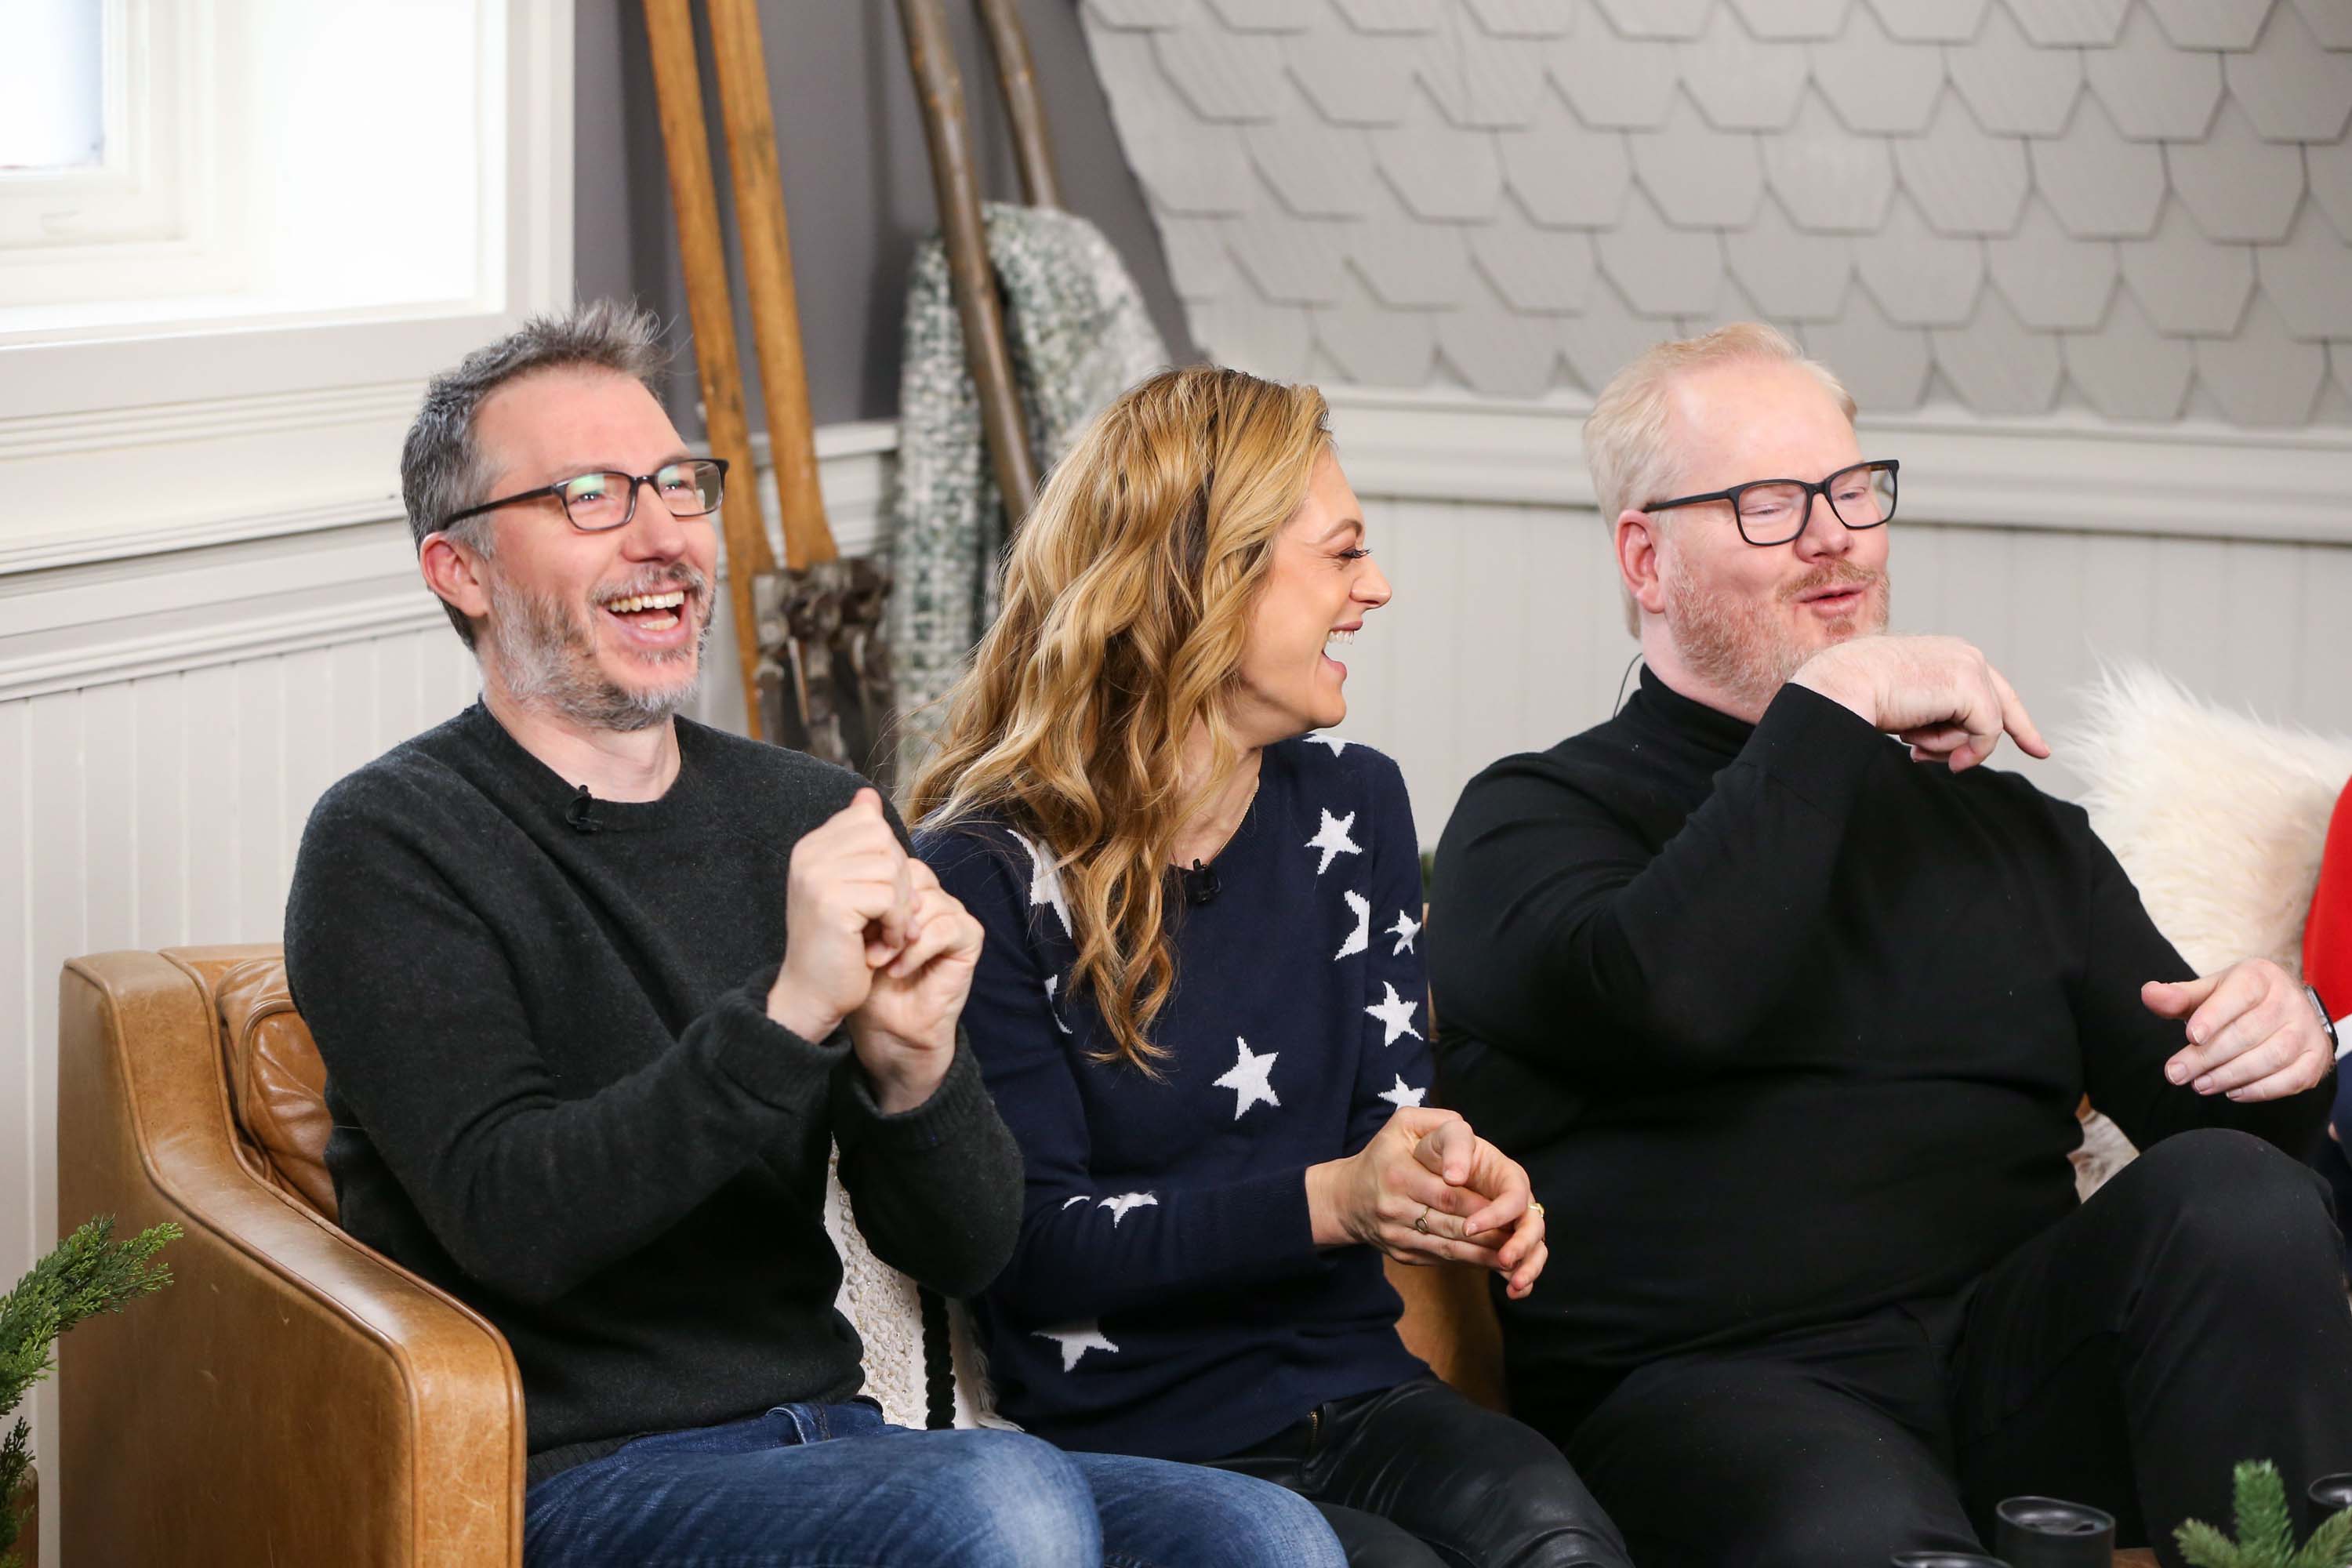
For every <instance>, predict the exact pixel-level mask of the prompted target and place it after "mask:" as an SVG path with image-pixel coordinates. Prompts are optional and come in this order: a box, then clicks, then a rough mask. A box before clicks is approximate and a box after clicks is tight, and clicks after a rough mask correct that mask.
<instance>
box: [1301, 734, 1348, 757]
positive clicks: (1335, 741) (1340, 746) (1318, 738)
mask: <svg viewBox="0 0 2352 1568" xmlns="http://www.w3.org/2000/svg"><path fill="white" fill-rule="evenodd" d="M1307 739H1308V740H1310V741H1312V742H1315V743H1316V744H1317V745H1318V746H1328V747H1330V748H1331V754H1332V755H1333V756H1335V757H1336V756H1338V755H1339V753H1340V752H1344V751H1346V750H1347V749H1348V742H1345V741H1343V740H1341V739H1340V738H1339V736H1337V735H1329V734H1325V735H1309V736H1307Z"/></svg>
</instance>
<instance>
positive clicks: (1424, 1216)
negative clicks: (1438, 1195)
mask: <svg viewBox="0 0 2352 1568" xmlns="http://www.w3.org/2000/svg"><path fill="white" fill-rule="evenodd" d="M1412 1228H1413V1229H1415V1230H1417V1231H1419V1232H1421V1234H1422V1235H1423V1236H1427V1235H1428V1234H1429V1205H1427V1204H1423V1205H1421V1217H1420V1218H1419V1219H1417V1220H1415V1221H1413V1222H1412Z"/></svg>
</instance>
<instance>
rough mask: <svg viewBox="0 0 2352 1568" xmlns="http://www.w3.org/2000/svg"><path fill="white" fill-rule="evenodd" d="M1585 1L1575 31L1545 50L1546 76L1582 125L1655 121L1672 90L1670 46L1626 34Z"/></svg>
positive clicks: (1626, 127)
mask: <svg viewBox="0 0 2352 1568" xmlns="http://www.w3.org/2000/svg"><path fill="white" fill-rule="evenodd" d="M1586 4H1587V6H1588V9H1587V11H1586V12H1585V14H1584V16H1581V17H1580V18H1579V20H1578V22H1577V26H1576V32H1575V35H1574V36H1573V37H1569V38H1565V39H1560V40H1556V41H1554V42H1553V43H1551V44H1550V45H1549V46H1548V47H1546V49H1545V51H1544V61H1545V64H1546V66H1547V67H1548V68H1549V70H1550V72H1551V79H1552V80H1553V81H1555V82H1558V83H1559V89H1560V91H1562V92H1563V93H1566V94H1567V95H1568V101H1569V106H1570V108H1572V109H1574V110H1576V113H1577V118H1579V119H1580V120H1581V121H1584V122H1585V123H1586V124H1587V125H1592V126H1600V127H1605V128H1608V129H1612V130H1620V131H1630V130H1647V129H1650V128H1652V127H1654V126H1656V125H1658V124H1659V123H1661V122H1662V121H1664V119H1665V117H1666V106H1667V105H1668V104H1669V103H1671V102H1672V101H1673V100H1674V96H1675V81H1676V77H1675V51H1674V48H1673V47H1672V46H1671V45H1668V44H1664V43H1659V42H1654V41H1652V40H1648V39H1642V38H1628V37H1625V36H1624V35H1622V34H1621V33H1619V32H1618V31H1617V29H1616V28H1614V27H1613V26H1610V24H1609V22H1608V20H1607V19H1606V18H1605V17H1603V16H1600V15H1599V14H1598V13H1597V12H1595V11H1593V10H1591V9H1590V8H1589V7H1590V6H1591V5H1592V4H1593V0H1586Z"/></svg>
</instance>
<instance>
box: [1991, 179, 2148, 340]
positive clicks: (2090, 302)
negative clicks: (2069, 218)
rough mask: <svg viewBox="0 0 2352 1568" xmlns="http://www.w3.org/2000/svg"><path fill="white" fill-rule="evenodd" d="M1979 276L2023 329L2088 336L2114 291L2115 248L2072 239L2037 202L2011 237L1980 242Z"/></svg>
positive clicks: (2104, 241) (2097, 241) (2036, 199)
mask: <svg viewBox="0 0 2352 1568" xmlns="http://www.w3.org/2000/svg"><path fill="white" fill-rule="evenodd" d="M1985 270H1986V272H1987V273H1988V274H1989V275H1990V277H1991V279H1992V283H1993V287H1994V288H1996V289H2000V292H2001V296H2002V297H2003V298H2004V299H2006V300H2008V301H2009V303H2010V306H2011V309H2012V310H2015V311H2016V312H2017V314H2018V318H2019V319H2020V320H2021V321H2024V322H2025V323H2026V324H2027V325H2028V326H2032V327H2039V328H2042V330H2044V331H2052V330H2055V329H2058V328H2067V327H2071V328H2074V329H2076V330H2077V331H2090V330H2091V329H2093V328H2095V327H2096V326H2098V324H2099V323H2100V322H2101V321H2104V320H2105V318H2106V313H2107V301H2108V300H2110V299H2111V298H2113V296H2114V294H2115V291H2116V246H2115V242H2114V241H2113V240H2107V239H2076V238H2075V237H2074V236H2072V235H2070V234H2068V233H2067V232H2066V230H2065V229H2064V228H2063V226H2061V225H2060V224H2059V222H2058V219H2057V216H2056V215H2055V214H2053V213H2052V212H2051V210H2050V208H2049V206H2048V205H2047V204H2046V203H2044V202H2043V201H2042V199H2041V198H2040V197H2038V196H2037V197H2034V198H2033V199H2032V200H2031V201H2029V202H2027V203H2026V205H2025V213H2024V216H2023V217H2022V219H2021V221H2020V222H2019V224H2018V226H2017V232H2016V233H2014V234H2011V235H2008V236H2005V237H2001V238H1999V239H1990V240H1987V241H1986V242H1985Z"/></svg>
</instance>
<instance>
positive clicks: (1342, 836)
mask: <svg viewBox="0 0 2352 1568" xmlns="http://www.w3.org/2000/svg"><path fill="white" fill-rule="evenodd" d="M1322 815H1323V823H1322V826H1319V827H1318V828H1316V830H1315V837H1312V838H1310V839H1308V840H1307V848H1309V849H1320V850H1321V851H1323V861H1322V864H1320V865H1318V866H1317V867H1316V868H1315V874H1316V875H1317V876H1318V877H1319V876H1321V875H1322V874H1323V873H1324V872H1326V871H1328V870H1329V869H1330V868H1331V862H1332V860H1333V859H1334V858H1337V857H1339V856H1341V855H1361V854H1362V853H1363V852H1364V847H1363V846H1362V845H1360V844H1359V843H1357V842H1356V841H1355V840H1354V839H1352V838H1350V837H1348V830H1349V828H1351V827H1353V826H1356V814H1355V813H1354V812H1352V811H1351V812H1349V814H1348V815H1347V816H1332V815H1331V814H1330V813H1329V812H1328V811H1327V812H1324V813H1323V814H1322Z"/></svg>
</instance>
